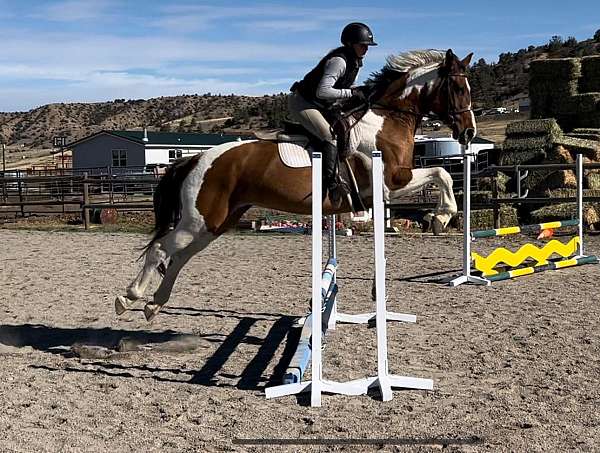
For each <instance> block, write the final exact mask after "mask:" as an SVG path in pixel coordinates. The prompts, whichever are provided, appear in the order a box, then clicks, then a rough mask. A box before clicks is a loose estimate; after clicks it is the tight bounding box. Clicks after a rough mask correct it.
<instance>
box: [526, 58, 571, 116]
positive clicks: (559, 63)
mask: <svg viewBox="0 0 600 453" xmlns="http://www.w3.org/2000/svg"><path fill="white" fill-rule="evenodd" d="M580 76H581V62H580V59H578V58H559V59H552V60H534V61H532V62H531V65H530V67H529V98H530V100H531V117H532V118H555V117H556V116H557V115H556V114H557V112H564V113H566V114H573V113H575V112H572V111H567V112H565V111H564V108H565V106H567V105H568V106H569V107H572V104H571V102H570V101H571V97H572V96H574V95H576V94H578V91H577V90H578V80H579V77H580Z"/></svg>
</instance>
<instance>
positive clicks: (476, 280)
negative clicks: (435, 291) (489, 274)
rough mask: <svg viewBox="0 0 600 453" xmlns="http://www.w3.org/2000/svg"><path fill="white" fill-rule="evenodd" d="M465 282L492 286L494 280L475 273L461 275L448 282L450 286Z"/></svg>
mask: <svg viewBox="0 0 600 453" xmlns="http://www.w3.org/2000/svg"><path fill="white" fill-rule="evenodd" d="M463 283H473V284H474V285H485V286H490V285H491V284H492V282H491V281H489V280H488V279H487V278H483V277H476V276H475V275H461V276H460V277H456V278H454V279H452V280H450V282H448V286H452V287H455V286H458V285H462V284H463Z"/></svg>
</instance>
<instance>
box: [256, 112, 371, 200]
mask: <svg viewBox="0 0 600 453" xmlns="http://www.w3.org/2000/svg"><path fill="white" fill-rule="evenodd" d="M327 120H328V121H329V120H330V118H327ZM333 124H334V126H332V128H333V130H334V133H335V134H336V136H337V147H338V152H337V159H338V178H339V179H340V181H341V182H342V183H344V184H346V186H347V187H349V188H350V194H349V195H350V196H349V201H350V205H351V208H352V210H353V211H354V212H359V211H366V207H365V204H364V202H363V201H362V199H361V197H360V188H359V187H358V184H357V183H356V178H355V176H354V173H353V172H352V168H351V167H350V164H349V163H348V156H349V155H350V150H349V149H348V144H349V131H350V128H349V127H348V122H347V121H345V120H344V121H339V118H338V120H336V121H335V122H334V123H333ZM338 132H339V133H340V135H337V134H338ZM254 136H255V137H256V138H258V139H259V140H267V141H272V142H275V143H278V144H279V145H280V146H279V148H280V154H282V150H283V149H285V148H284V146H285V144H288V143H290V144H295V145H298V146H300V147H302V148H304V149H305V150H306V153H307V154H308V155H309V156H310V151H309V149H310V148H311V147H312V148H314V149H317V150H318V149H319V146H320V142H321V141H320V140H319V139H318V138H317V137H315V136H314V135H313V134H311V133H310V132H309V131H308V130H307V129H305V128H304V126H302V125H301V124H300V123H294V122H291V121H287V120H284V121H283V129H275V130H271V131H266V132H254Z"/></svg>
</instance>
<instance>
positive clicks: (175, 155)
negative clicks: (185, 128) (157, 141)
mask: <svg viewBox="0 0 600 453" xmlns="http://www.w3.org/2000/svg"><path fill="white" fill-rule="evenodd" d="M181 156H182V151H181V150H180V149H170V150H169V162H171V161H174V160H175V159H180V158H181Z"/></svg>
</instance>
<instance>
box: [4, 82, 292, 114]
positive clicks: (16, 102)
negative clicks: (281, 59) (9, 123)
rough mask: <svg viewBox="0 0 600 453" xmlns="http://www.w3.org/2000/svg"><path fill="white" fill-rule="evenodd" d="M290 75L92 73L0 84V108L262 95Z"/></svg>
mask: <svg viewBox="0 0 600 453" xmlns="http://www.w3.org/2000/svg"><path fill="white" fill-rule="evenodd" d="M291 82H292V80H291V79H262V80H257V81H254V82H231V81H224V80H220V79H216V78H202V79H193V80H185V79H180V78H175V77H157V76H150V75H132V74H128V73H119V72H111V73H94V74H90V75H89V76H88V77H87V78H86V80H83V81H77V82H70V83H66V84H61V85H60V86H53V87H52V89H47V88H44V87H42V86H39V85H38V86H37V87H34V88H27V89H24V88H15V89H10V88H7V87H6V86H4V87H3V88H0V111H16V110H28V109H30V108H35V107H37V106H40V105H44V104H49V103H55V102H102V101H107V100H112V99H118V98H125V99H139V98H144V99H147V98H152V97H158V96H177V95H181V94H202V93H208V92H210V93H213V94H219V93H220V94H232V93H234V94H238V95H262V94H265V93H277V92H280V91H287V89H288V87H289V86H290V84H291Z"/></svg>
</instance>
